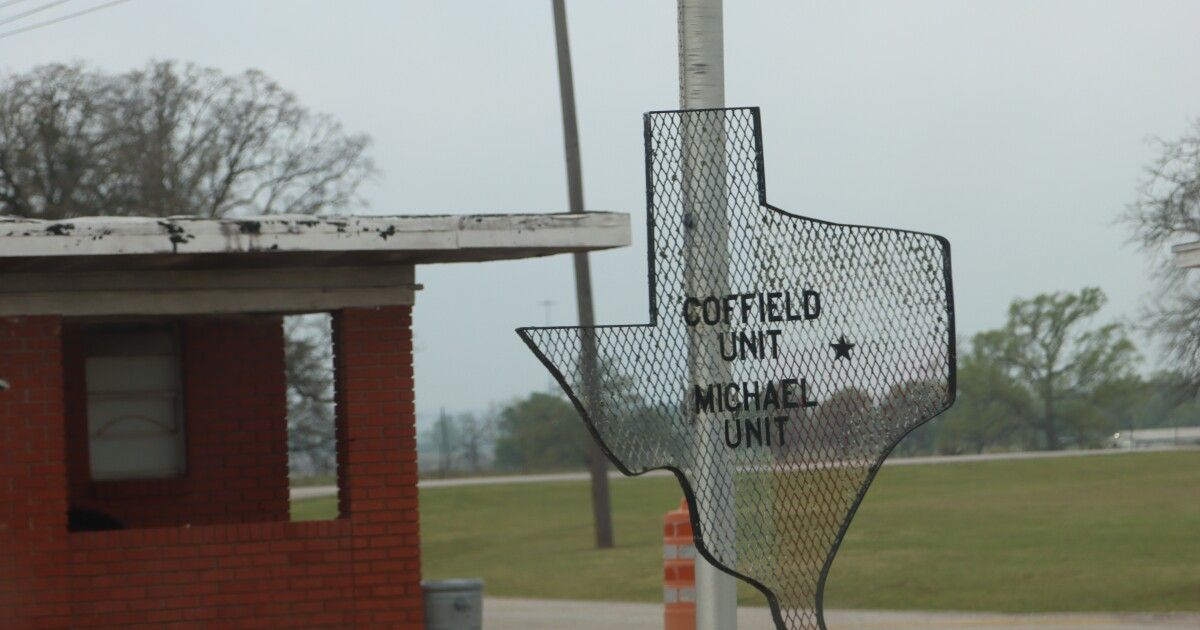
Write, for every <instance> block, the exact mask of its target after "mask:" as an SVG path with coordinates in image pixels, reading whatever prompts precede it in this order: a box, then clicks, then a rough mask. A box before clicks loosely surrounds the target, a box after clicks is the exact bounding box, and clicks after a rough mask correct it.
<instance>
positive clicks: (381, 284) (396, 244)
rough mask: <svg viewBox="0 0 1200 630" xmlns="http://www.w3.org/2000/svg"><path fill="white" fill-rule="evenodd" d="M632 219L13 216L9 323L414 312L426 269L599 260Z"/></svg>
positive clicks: (621, 242)
mask: <svg viewBox="0 0 1200 630" xmlns="http://www.w3.org/2000/svg"><path fill="white" fill-rule="evenodd" d="M629 242H630V224H629V215H627V214H621V213H608V212H589V213H583V214H501V215H457V216H422V215H413V216H378V217H375V216H345V217H338V216H319V217H314V216H286V215H273V216H261V217H243V218H234V219H199V218H193V217H167V218H156V217H88V218H79V219H70V220H64V221H39V220H30V219H20V218H4V217H0V315H35V314H62V315H73V316H84V315H134V314H141V315H163V314H185V313H237V312H308V311H323V310H332V309H335V308H342V307H351V306H382V305H387V304H411V303H412V300H413V292H414V291H415V290H416V289H417V288H419V287H418V286H417V285H416V283H415V276H414V272H413V266H414V265H418V264H432V263H451V262H482V261H491V260H513V259H520V258H532V257H538V256H548V255H552V254H560V253H573V252H587V251H595V250H603V249H610V248H615V247H623V246H626V245H628V244H629Z"/></svg>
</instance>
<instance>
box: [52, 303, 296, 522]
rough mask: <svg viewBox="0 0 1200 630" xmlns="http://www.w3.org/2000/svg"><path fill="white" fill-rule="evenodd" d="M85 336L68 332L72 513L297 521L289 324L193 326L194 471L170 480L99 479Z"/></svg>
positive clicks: (231, 321) (190, 402)
mask: <svg viewBox="0 0 1200 630" xmlns="http://www.w3.org/2000/svg"><path fill="white" fill-rule="evenodd" d="M85 330H86V327H85V326H73V325H68V326H66V328H65V331H64V335H65V340H64V347H65V354H64V358H65V361H66V364H65V366H64V378H65V383H66V388H67V396H68V398H67V450H68V473H69V475H70V478H71V489H70V501H71V505H72V506H74V507H87V508H91V509H98V510H102V511H104V512H105V513H108V514H110V515H112V516H114V517H116V518H117V519H119V520H120V521H122V522H123V523H125V524H126V525H127V526H129V527H155V526H168V525H185V524H191V525H206V524H215V523H238V522H241V523H251V522H258V521H272V520H287V519H288V479H287V379H286V376H285V374H284V363H283V361H284V359H283V320H282V318H280V317H252V318H251V317H246V318H195V319H188V320H184V322H183V323H182V325H181V337H182V340H181V341H182V344H181V345H182V372H183V386H184V426H185V430H186V433H187V437H186V443H187V473H186V475H185V476H184V477H182V478H179V479H164V480H145V481H120V482H111V481H110V482H93V481H92V479H91V475H90V473H89V470H90V469H89V464H88V452H87V409H86V398H85V396H86V389H85V385H84V379H83V374H84V343H83V336H84V332H85Z"/></svg>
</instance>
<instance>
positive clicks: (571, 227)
mask: <svg viewBox="0 0 1200 630" xmlns="http://www.w3.org/2000/svg"><path fill="white" fill-rule="evenodd" d="M629 243H630V222H629V215H628V214H624V213H614V212H587V213H584V214H561V213H560V214H472V215H404V216H308V215H266V216H251V217H236V218H227V219H204V218H196V217H81V218H76V219H67V220H63V221H44V220H36V219H25V218H17V217H3V216H0V260H2V259H4V258H17V257H21V258H29V257H42V256H123V255H145V254H219V253H246V252H306V251H307V252H338V251H383V252H386V251H397V252H399V251H425V252H436V251H439V250H445V251H447V252H451V251H456V250H463V249H486V250H492V251H496V252H497V253H500V252H503V250H510V249H511V250H514V252H513V256H512V257H514V258H518V257H524V256H529V255H539V254H547V253H556V252H561V251H584V250H597V249H608V248H614V247H624V246H626V245H629ZM518 250H519V251H518ZM504 257H505V256H503V255H499V256H496V258H504Z"/></svg>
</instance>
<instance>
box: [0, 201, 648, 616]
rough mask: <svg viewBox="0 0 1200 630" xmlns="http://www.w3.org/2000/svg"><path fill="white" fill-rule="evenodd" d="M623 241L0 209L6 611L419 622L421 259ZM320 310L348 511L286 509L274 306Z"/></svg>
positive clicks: (547, 229)
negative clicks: (307, 514)
mask: <svg viewBox="0 0 1200 630" xmlns="http://www.w3.org/2000/svg"><path fill="white" fill-rule="evenodd" d="M628 244H629V217H628V216H627V215H623V214H608V213H588V214H583V215H567V214H554V215H545V214H542V215H476V216H403V217H288V216H269V217H255V218H247V219H240V220H234V219H229V220H215V219H194V218H169V219H160V218H86V219H76V220H69V221H61V222H57V223H51V222H42V221H31V220H25V219H3V218H0V627H2V628H82V627H105V628H126V627H154V628H159V627H170V628H192V627H195V628H201V627H203V628H209V627H271V628H275V627H304V628H317V627H331V628H369V627H388V628H420V627H422V615H423V611H422V603H421V587H420V579H421V570H420V548H419V546H418V533H419V532H418V530H419V524H418V519H417V464H416V432H415V431H416V429H415V418H414V407H413V373H412V337H411V332H410V324H411V318H410V310H411V308H412V304H413V297H414V293H415V292H416V291H417V290H418V289H419V288H420V287H419V285H417V284H416V283H415V280H414V278H415V275H414V267H415V266H416V265H419V264H428V263H447V262H482V261H489V260H504V259H516V258H527V257H533V256H544V255H549V254H556V253H564V252H578V251H589V250H596V249H605V248H611V247H619V246H624V245H628ZM313 312H327V313H331V314H332V326H333V343H334V348H333V350H334V357H335V358H334V370H335V386H336V402H337V404H336V408H337V414H336V428H335V433H336V439H337V466H338V490H339V495H338V496H339V500H338V511H339V517H338V518H337V519H336V520H331V521H318V522H295V523H293V522H290V521H289V509H288V508H289V505H288V476H287V474H288V470H287V424H286V411H287V401H286V377H285V374H284V344H283V330H282V318H283V315H285V314H297V313H313ZM69 514H70V517H69ZM96 529H99V530H104V531H91V530H96ZM84 530H87V531H84Z"/></svg>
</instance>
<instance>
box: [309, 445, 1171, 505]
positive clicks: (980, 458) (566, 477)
mask: <svg viewBox="0 0 1200 630" xmlns="http://www.w3.org/2000/svg"><path fill="white" fill-rule="evenodd" d="M1164 450H1176V449H1173V448H1169V447H1167V448H1143V449H1137V450H1127V449H1104V450H1091V451H1035V452H1030V453H987V454H984V455H941V456H937V457H890V458H888V459H887V460H886V461H885V462H884V464H883V465H884V466H923V465H928V464H959V463H964V462H993V461H1001V460H1009V459H1051V458H1058V457H1099V456H1106V455H1129V454H1133V453H1147V452H1153V451H1164ZM670 475H671V473H670V472H668V471H666V470H652V471H650V472H648V473H646V474H644V475H642V476H643V477H666V476H670ZM608 476H609V478H611V479H621V478H623V477H625V475H622V474H621V473H619V472H617V471H612V472H610V473H609V474H608ZM587 479H588V473H586V472H568V473H553V474H548V475H503V476H496V477H463V478H461V479H425V480H422V481H421V482H420V483H418V484H417V485H418V486H419V487H421V488H452V487H456V486H489V485H501V484H510V483H546V482H554V481H586V480H587ZM336 494H337V487H336V486H311V487H304V488H292V499H312V498H316V497H327V496H333V495H336Z"/></svg>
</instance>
